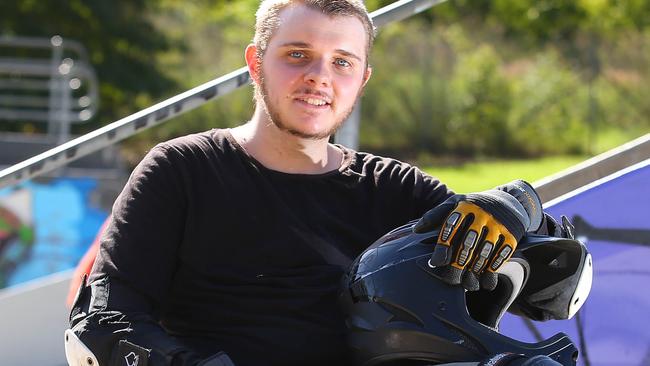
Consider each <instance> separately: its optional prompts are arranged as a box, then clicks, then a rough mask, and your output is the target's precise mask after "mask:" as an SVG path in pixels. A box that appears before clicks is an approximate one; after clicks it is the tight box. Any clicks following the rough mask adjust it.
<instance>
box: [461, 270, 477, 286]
mask: <svg viewBox="0 0 650 366" xmlns="http://www.w3.org/2000/svg"><path fill="white" fill-rule="evenodd" d="M462 283H463V287H464V288H465V290H467V291H478V290H480V289H481V285H480V283H479V279H478V276H477V275H476V273H474V272H472V271H465V274H464V275H463V280H462Z"/></svg>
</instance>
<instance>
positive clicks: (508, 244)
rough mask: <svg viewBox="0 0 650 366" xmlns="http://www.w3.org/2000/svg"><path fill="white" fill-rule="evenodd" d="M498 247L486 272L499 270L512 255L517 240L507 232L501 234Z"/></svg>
mask: <svg viewBox="0 0 650 366" xmlns="http://www.w3.org/2000/svg"><path fill="white" fill-rule="evenodd" d="M496 247H497V250H495V251H494V254H493V256H492V258H491V260H490V263H489V266H488V267H487V269H486V272H497V271H498V270H499V268H501V266H503V264H504V263H506V262H507V261H508V259H510V257H512V254H513V253H514V251H515V248H516V247H517V241H516V239H515V237H514V236H512V234H510V233H509V232H505V233H503V234H502V235H501V236H500V238H499V241H498V242H497V245H496Z"/></svg>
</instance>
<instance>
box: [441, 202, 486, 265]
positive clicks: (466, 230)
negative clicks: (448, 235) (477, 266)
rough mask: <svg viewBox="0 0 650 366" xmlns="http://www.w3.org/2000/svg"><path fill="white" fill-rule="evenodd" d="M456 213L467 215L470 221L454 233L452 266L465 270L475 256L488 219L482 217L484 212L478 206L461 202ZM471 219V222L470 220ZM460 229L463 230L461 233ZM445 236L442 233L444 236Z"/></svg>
mask: <svg viewBox="0 0 650 366" xmlns="http://www.w3.org/2000/svg"><path fill="white" fill-rule="evenodd" d="M456 212H459V213H461V214H462V215H465V216H466V217H467V218H468V219H467V220H466V222H463V225H462V226H459V232H458V233H455V232H454V233H452V239H450V240H453V244H454V247H455V248H456V249H455V250H454V256H453V259H452V261H451V265H452V266H454V267H456V268H458V269H463V270H464V269H465V268H466V267H467V265H468V264H469V263H471V262H472V258H473V256H474V255H475V254H474V252H475V250H476V246H477V244H478V243H479V240H480V234H481V233H482V232H483V227H484V226H485V224H486V221H487V217H486V216H485V215H482V211H481V210H480V208H479V207H478V206H475V205H472V204H465V203H464V202H461V203H459V204H458V207H457V208H456ZM470 218H471V221H470V220H469V219H470ZM460 227H462V228H463V230H462V231H460ZM443 234H445V233H444V232H441V235H440V236H441V237H442V235H443Z"/></svg>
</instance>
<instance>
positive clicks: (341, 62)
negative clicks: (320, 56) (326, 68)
mask: <svg viewBox="0 0 650 366" xmlns="http://www.w3.org/2000/svg"><path fill="white" fill-rule="evenodd" d="M334 64H336V66H343V67H350V66H352V64H350V62H348V61H347V60H344V59H342V58H337V59H336V61H334Z"/></svg>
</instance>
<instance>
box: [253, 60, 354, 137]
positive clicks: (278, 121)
mask: <svg viewBox="0 0 650 366" xmlns="http://www.w3.org/2000/svg"><path fill="white" fill-rule="evenodd" d="M260 70H261V67H260ZM260 76H261V77H260V85H259V88H256V89H257V90H256V94H257V95H256V98H257V99H258V100H259V98H262V101H263V103H264V105H263V107H264V111H265V112H266V115H267V116H268V117H269V119H270V120H271V122H272V123H273V124H274V125H275V126H276V127H277V128H278V129H279V130H281V131H285V132H288V133H290V134H291V135H293V136H296V137H300V138H303V139H309V140H322V139H329V137H330V136H332V135H334V134H335V133H336V131H338V129H339V128H340V127H341V125H343V123H344V122H345V121H346V120H347V119H348V117H350V115H351V114H352V111H353V110H354V106H355V105H357V102H358V101H359V98H360V97H361V95H362V94H363V88H361V89H359V92H358V93H357V96H356V97H355V99H354V103H353V104H352V106H351V107H350V108H348V110H346V111H345V112H344V113H342V114H341V117H340V118H339V119H337V120H336V121H335V123H334V124H333V125H332V127H330V128H329V129H328V130H327V131H322V132H316V133H306V132H303V131H300V130H297V129H295V128H292V127H290V126H287V124H286V123H284V121H283V120H282V117H281V116H280V112H278V110H277V109H276V108H275V107H274V105H273V103H272V101H271V98H270V97H269V93H268V90H267V88H266V82H265V79H266V78H265V77H264V73H262V74H261V75H260Z"/></svg>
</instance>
